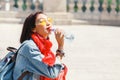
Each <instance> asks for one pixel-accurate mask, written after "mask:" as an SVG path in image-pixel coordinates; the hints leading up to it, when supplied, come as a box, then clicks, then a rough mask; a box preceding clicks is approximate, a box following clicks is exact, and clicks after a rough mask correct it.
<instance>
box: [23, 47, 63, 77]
mask: <svg viewBox="0 0 120 80" xmlns="http://www.w3.org/2000/svg"><path fill="white" fill-rule="evenodd" d="M24 50H25V54H24V55H23V56H24V57H25V58H27V60H28V62H29V64H28V65H27V69H28V70H30V71H31V72H32V73H35V74H38V75H43V76H46V77H49V78H56V77H57V76H58V74H59V73H60V71H61V70H62V68H63V66H62V64H61V63H60V61H57V60H56V62H55V64H54V66H48V65H47V64H45V63H43V62H42V58H43V56H44V55H42V54H41V52H40V51H39V49H38V48H37V47H35V46H32V45H31V46H30V45H26V46H24V49H23V52H24ZM21 55H22V54H21Z"/></svg>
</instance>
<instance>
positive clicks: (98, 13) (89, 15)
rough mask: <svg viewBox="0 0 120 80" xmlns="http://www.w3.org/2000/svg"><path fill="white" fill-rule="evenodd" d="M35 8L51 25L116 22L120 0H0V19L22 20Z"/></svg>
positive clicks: (119, 17) (115, 23)
mask: <svg viewBox="0 0 120 80" xmlns="http://www.w3.org/2000/svg"><path fill="white" fill-rule="evenodd" d="M38 10H41V11H44V12H45V13H46V14H47V15H48V16H51V17H53V18H54V24H70V25H72V24H103V25H117V26H119V25H120V0H0V22H8V23H9V22H12V23H23V21H24V19H25V17H26V16H27V15H29V14H30V13H31V12H34V11H38Z"/></svg>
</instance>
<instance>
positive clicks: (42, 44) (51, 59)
mask: <svg viewBox="0 0 120 80" xmlns="http://www.w3.org/2000/svg"><path fill="white" fill-rule="evenodd" d="M31 37H32V39H33V41H34V42H35V43H36V45H37V46H38V48H39V50H40V51H41V53H42V54H43V55H44V58H43V59H42V61H43V62H44V63H45V64H47V65H49V66H53V65H54V63H55V55H54V54H53V53H52V51H51V50H50V49H51V47H52V43H51V42H50V41H49V40H48V39H44V38H43V37H42V36H40V35H39V34H38V33H34V34H32V36H31Z"/></svg>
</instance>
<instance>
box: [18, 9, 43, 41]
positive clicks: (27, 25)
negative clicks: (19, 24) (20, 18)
mask: <svg viewBox="0 0 120 80" xmlns="http://www.w3.org/2000/svg"><path fill="white" fill-rule="evenodd" d="M38 14H43V12H41V11H38V12H35V13H31V14H30V15H29V16H28V17H27V18H26V19H25V22H24V24H23V29H22V33H21V37H20V43H22V42H24V41H25V40H29V39H30V38H31V34H32V33H33V32H32V30H33V28H35V20H36V17H37V15H38Z"/></svg>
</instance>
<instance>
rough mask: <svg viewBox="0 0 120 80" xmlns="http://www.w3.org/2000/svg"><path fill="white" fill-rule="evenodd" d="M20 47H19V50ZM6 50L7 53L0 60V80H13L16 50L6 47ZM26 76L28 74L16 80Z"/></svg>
mask: <svg viewBox="0 0 120 80" xmlns="http://www.w3.org/2000/svg"><path fill="white" fill-rule="evenodd" d="M22 46H23V45H22ZM22 46H20V48H21V47H22ZM20 48H19V49H20ZM19 49H18V50H19ZM7 50H8V51H9V53H8V54H7V55H6V56H5V57H4V58H3V59H2V60H0V80H13V70H14V66H15V61H16V57H17V53H18V50H17V49H16V48H14V47H8V48H7ZM26 74H28V72H25V73H23V74H22V75H21V76H20V77H19V78H18V80H22V79H23V77H24V76H25V75H26Z"/></svg>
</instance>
